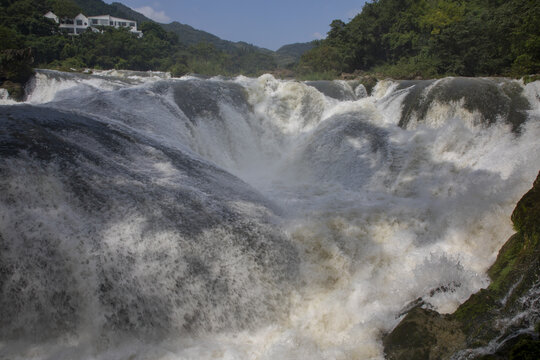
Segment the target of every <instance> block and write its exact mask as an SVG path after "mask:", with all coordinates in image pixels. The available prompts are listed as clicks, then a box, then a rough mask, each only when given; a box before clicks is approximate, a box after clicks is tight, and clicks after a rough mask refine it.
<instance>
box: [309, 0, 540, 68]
mask: <svg viewBox="0 0 540 360" xmlns="http://www.w3.org/2000/svg"><path fill="white" fill-rule="evenodd" d="M330 27H331V29H330V31H329V32H328V37H327V39H325V40H322V41H320V42H319V43H318V46H317V47H315V48H314V49H312V50H311V51H308V52H307V53H305V54H304V56H303V57H302V59H301V61H300V65H299V68H298V70H299V72H300V73H305V74H307V73H319V74H331V75H333V76H337V75H338V74H340V73H343V72H345V73H353V72H355V71H370V72H375V73H380V74H384V75H386V76H390V77H393V78H415V77H423V78H432V77H439V76H444V75H456V76H484V75H510V76H521V75H526V74H534V73H538V72H540V2H538V1H537V0H470V1H464V0H445V1H442V0H373V1H371V2H368V3H367V4H365V5H364V8H363V9H362V12H361V13H360V14H358V15H357V16H356V17H355V18H353V19H352V20H351V21H350V22H349V23H344V22H343V21H341V20H334V21H333V22H332V23H331V25H330Z"/></svg>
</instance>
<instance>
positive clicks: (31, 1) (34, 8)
mask: <svg viewBox="0 0 540 360" xmlns="http://www.w3.org/2000/svg"><path fill="white" fill-rule="evenodd" d="M81 4H82V5H83V6H82V7H81V6H80V5H81ZM126 9H128V10H130V11H132V10H131V9H129V8H127V7H125V6H123V5H121V4H118V3H113V4H111V5H107V4H105V3H103V1H101V0H90V1H88V0H85V1H81V0H0V36H1V38H2V42H1V43H0V51H1V50H6V49H25V48H31V49H32V54H33V57H34V64H33V66H35V67H53V68H60V69H69V68H85V67H90V68H104V69H111V68H115V69H130V70H143V71H146V70H161V71H171V72H172V73H173V74H174V75H177V76H178V75H183V74H185V73H188V72H192V73H200V74H206V75H217V74H223V75H228V74H230V75H232V74H240V73H242V74H247V75H256V74H259V73H261V72H265V71H271V70H273V69H275V67H276V62H275V58H274V56H273V55H272V53H271V52H263V51H257V50H256V48H255V47H253V46H249V45H248V44H246V46H244V45H243V44H242V43H239V45H238V46H237V47H236V48H235V50H234V51H228V52H225V51H223V50H220V49H218V48H216V47H215V46H214V45H213V44H211V43H207V42H199V43H191V44H186V43H184V42H182V40H181V39H180V38H179V37H178V35H177V34H175V33H173V32H167V31H166V30H164V29H163V28H162V26H161V25H160V24H157V23H155V22H151V21H146V22H142V23H139V29H140V30H142V31H143V32H144V36H143V37H142V38H137V37H136V36H134V35H132V34H131V33H129V32H128V31H127V30H126V29H114V28H109V27H105V28H103V33H94V32H91V31H88V32H86V33H84V34H82V35H80V36H69V35H67V34H64V33H62V32H61V31H60V30H59V29H58V26H57V24H56V23H54V22H53V21H52V20H49V19H46V18H44V17H43V15H44V14H45V13H46V12H47V11H49V10H52V11H53V12H54V13H55V14H57V15H58V16H60V17H73V16H75V15H76V14H78V13H79V12H83V13H85V14H88V15H96V14H103V13H107V14H111V15H114V16H119V17H128V18H134V19H135V20H138V21H140V20H141V19H142V20H144V19H146V18H144V16H143V18H140V17H136V15H135V14H138V13H135V12H133V13H129V12H126ZM139 16H142V15H141V14H139ZM0 60H1V59H0ZM0 77H2V75H1V74H0ZM4 77H5V76H4ZM0 80H1V79H0Z"/></svg>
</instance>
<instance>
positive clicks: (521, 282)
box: [383, 173, 540, 360]
mask: <svg viewBox="0 0 540 360" xmlns="http://www.w3.org/2000/svg"><path fill="white" fill-rule="evenodd" d="M512 221H513V223H514V228H515V229H516V230H517V233H516V234H514V235H513V236H512V237H510V239H509V240H508V241H507V242H506V244H505V245H504V246H503V247H502V248H501V250H500V251H499V254H498V256H497V260H496V261H495V263H494V264H493V265H492V266H491V267H490V269H489V270H488V275H489V276H490V278H491V280H492V282H491V284H490V286H489V287H488V288H487V289H482V290H480V291H479V292H478V293H476V294H473V295H471V297H470V298H469V299H468V300H467V301H465V302H464V303H463V304H462V305H461V306H460V307H459V308H458V309H457V310H456V312H454V313H453V314H451V315H440V314H438V313H436V312H434V311H431V310H425V309H422V308H415V309H413V310H411V311H410V312H409V313H408V314H407V315H406V316H405V318H404V319H403V320H402V321H401V323H400V324H398V326H397V327H396V328H395V329H394V330H393V331H392V332H391V333H390V334H388V335H386V336H385V337H384V339H383V344H384V348H385V353H386V355H387V358H388V359H396V360H397V359H447V358H450V357H451V356H452V355H453V354H455V353H456V352H457V351H459V350H463V349H467V348H477V347H481V346H485V345H487V344H488V343H489V342H490V341H492V340H494V339H496V338H500V339H506V340H505V341H504V344H503V345H502V346H501V347H500V348H499V349H497V350H496V352H495V353H493V354H485V355H482V356H479V357H477V359H484V360H487V359H538V358H540V341H539V340H538V335H535V336H531V335H530V334H527V333H521V332H520V330H522V329H519V326H518V327H517V328H516V327H514V328H512V329H509V330H506V332H505V333H501V329H500V328H499V324H498V321H499V320H501V319H504V318H509V317H512V316H514V315H515V314H516V313H518V312H519V311H520V310H521V309H522V304H521V303H520V299H521V298H522V297H523V296H524V295H526V294H527V292H528V291H529V290H530V289H531V288H533V287H535V286H538V282H539V279H540V246H539V239H540V173H539V174H538V177H537V179H536V180H535V182H534V184H533V188H532V189H531V190H530V191H529V192H527V193H526V194H525V195H524V196H523V198H522V199H521V200H520V201H519V202H518V204H517V205H516V208H515V210H514V212H513V213H512ZM520 306H521V307H520ZM537 327H538V324H537ZM537 331H538V329H537ZM515 334H518V335H515Z"/></svg>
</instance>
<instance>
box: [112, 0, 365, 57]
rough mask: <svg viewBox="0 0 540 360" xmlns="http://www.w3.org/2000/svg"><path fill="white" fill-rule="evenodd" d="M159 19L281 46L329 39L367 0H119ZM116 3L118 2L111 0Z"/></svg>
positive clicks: (267, 45)
mask: <svg viewBox="0 0 540 360" xmlns="http://www.w3.org/2000/svg"><path fill="white" fill-rule="evenodd" d="M114 1H118V2H121V3H123V4H124V5H127V6H129V7H131V8H133V9H135V10H137V11H139V12H142V13H144V14H145V15H146V16H148V17H150V18H153V19H154V20H156V21H159V22H164V23H169V22H172V21H178V22H180V23H183V24H188V25H191V26H193V27H194V28H196V29H199V30H204V31H207V32H209V33H212V34H214V35H217V36H219V37H220V38H222V39H225V40H231V41H245V42H248V43H251V44H254V45H257V46H261V47H265V48H268V49H272V50H277V49H278V48H279V47H280V46H282V45H285V44H291V43H295V42H307V41H311V40H314V39H317V38H324V37H325V36H326V33H327V32H328V30H329V24H330V23H331V22H332V20H334V19H341V20H343V21H345V22H347V21H349V19H351V18H352V17H354V15H355V14H356V13H358V12H360V11H361V10H362V6H363V5H364V3H365V2H366V1H365V0H334V1H331V0H114ZM106 2H108V3H111V2H113V0H107V1H106Z"/></svg>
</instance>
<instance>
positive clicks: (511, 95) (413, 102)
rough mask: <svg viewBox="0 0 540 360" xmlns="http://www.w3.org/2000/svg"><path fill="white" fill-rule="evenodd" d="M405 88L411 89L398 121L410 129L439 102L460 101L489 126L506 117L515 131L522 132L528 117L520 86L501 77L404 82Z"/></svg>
mask: <svg viewBox="0 0 540 360" xmlns="http://www.w3.org/2000/svg"><path fill="white" fill-rule="evenodd" d="M406 88H411V90H410V92H409V93H408V95H407V97H406V98H405V100H404V102H403V109H402V113H401V119H400V122H399V126H401V127H403V128H407V126H408V125H409V123H410V122H411V121H413V119H417V120H418V121H419V122H422V121H425V120H426V116H427V114H428V111H429V109H430V108H431V107H432V106H433V105H434V104H436V103H438V104H450V103H452V102H453V103H457V102H460V101H461V102H463V105H462V106H463V108H464V109H466V110H468V111H470V112H478V113H479V114H480V119H479V121H480V122H481V123H482V124H484V125H486V126H487V125H490V124H493V123H495V122H496V121H498V120H499V119H505V121H506V122H507V123H508V124H509V125H510V126H511V127H512V130H513V131H515V132H519V128H520V126H521V124H523V123H524V122H525V120H526V119H527V116H526V110H528V109H529V107H530V106H529V104H528V102H527V100H526V99H525V98H524V97H523V96H522V89H521V87H520V85H519V84H518V83H516V82H514V81H509V80H508V79H502V78H500V79H498V78H486V79H477V78H446V79H443V80H440V81H435V80H407V81H402V82H401V83H400V85H399V87H398V89H406Z"/></svg>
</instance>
